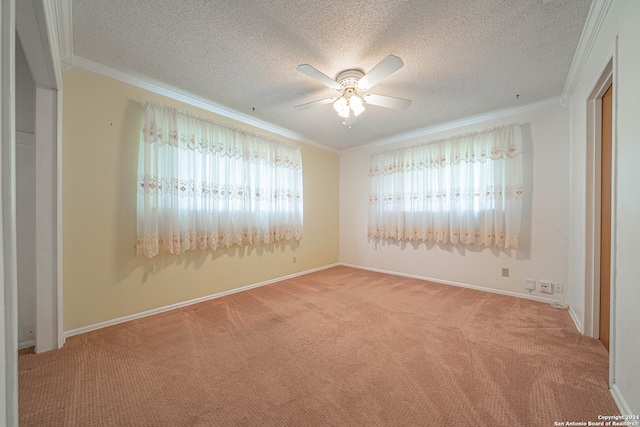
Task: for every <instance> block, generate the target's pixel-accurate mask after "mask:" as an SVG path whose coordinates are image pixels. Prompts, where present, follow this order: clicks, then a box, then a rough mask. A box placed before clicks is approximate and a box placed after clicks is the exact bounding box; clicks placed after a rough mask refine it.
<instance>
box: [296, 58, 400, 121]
mask: <svg viewBox="0 0 640 427" xmlns="http://www.w3.org/2000/svg"><path fill="white" fill-rule="evenodd" d="M403 65H404V64H403V63H402V60H401V59H400V58H398V57H397V56H394V55H389V56H387V57H386V58H385V59H383V60H382V62H380V63H379V64H378V65H376V66H375V67H373V69H372V70H371V71H369V72H368V73H367V74H364V73H363V72H362V71H359V70H345V71H343V72H341V73H340V74H338V77H337V78H336V79H335V80H333V79H331V78H330V77H328V76H327V75H325V74H323V73H322V72H320V71H318V70H317V69H316V68H314V67H312V66H311V65H309V64H301V65H298V68H297V70H298V71H300V72H301V73H303V74H306V75H307V76H309V77H311V78H312V79H314V80H316V81H318V82H320V83H322V84H324V85H325V86H327V87H330V88H331V89H334V90H337V91H338V92H340V93H341V95H340V96H339V97H337V98H326V99H321V100H318V101H313V102H308V103H306V104H301V105H296V107H295V108H296V109H298V110H300V111H302V110H306V109H307V108H311V107H315V106H318V105H324V104H329V103H331V102H333V109H334V110H336V112H337V113H338V115H339V116H340V117H342V118H343V119H344V120H343V121H342V124H344V125H345V126H348V127H351V126H352V125H354V124H355V123H356V117H358V116H359V115H360V114H362V112H364V110H365V104H370V105H377V106H380V107H386V108H393V109H396V110H405V109H407V108H408V107H409V105H411V101H409V100H408V99H402V98H394V97H391V96H385V95H375V94H370V93H365V92H366V91H367V90H368V89H370V88H371V87H373V86H374V85H375V84H377V83H378V82H380V81H381V80H383V79H385V78H386V77H388V76H390V75H391V74H393V73H394V72H396V71H397V70H399V69H400V68H402V66H403Z"/></svg>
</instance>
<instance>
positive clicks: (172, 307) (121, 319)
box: [64, 263, 340, 338]
mask: <svg viewBox="0 0 640 427" xmlns="http://www.w3.org/2000/svg"><path fill="white" fill-rule="evenodd" d="M339 265H340V264H339V263H336V264H329V265H325V266H322V267H318V268H313V269H311V270H305V271H301V272H299V273H294V274H289V275H288V276H283V277H278V278H276V279H271V280H265V281H264V282H259V283H253V284H251V285H247V286H242V287H240V288H236V289H231V290H228V291H224V292H218V293H216V294H212V295H207V296H204V297H200V298H195V299H192V300H188V301H183V302H178V303H175V304H171V305H167V306H164V307H158V308H154V309H151V310H147V311H143V312H140V313H135V314H130V315H128V316H124V317H118V318H117V319H112V320H106V321H104V322H99V323H94V324H93V325H88V326H83V327H81V328H77V329H71V330H68V331H65V332H64V335H65V338H68V337H72V336H74V335H79V334H84V333H85V332H90V331H95V330H96V329H102V328H106V327H107V326H113V325H117V324H119V323H124V322H129V321H131V320H135V319H140V318H142V317H147V316H152V315H154V314H158V313H163V312H165V311H169V310H175V309H176V308H181V307H186V306H188V305H192V304H197V303H199V302H204V301H209V300H212V299H215V298H220V297H224V296H226V295H231V294H235V293H238V292H243V291H247V290H249V289H253V288H258V287H260V286H265V285H270V284H271V283H276V282H281V281H283V280H287V279H292V278H294V277H298V276H304V275H305V274H309V273H314V272H316V271H321V270H326V269H328V268H332V267H337V266H339Z"/></svg>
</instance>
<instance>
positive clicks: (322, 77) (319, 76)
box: [296, 64, 342, 90]
mask: <svg viewBox="0 0 640 427" xmlns="http://www.w3.org/2000/svg"><path fill="white" fill-rule="evenodd" d="M296 70H298V71H300V72H301V73H303V74H306V75H307V76H309V77H311V78H312V79H314V80H317V81H319V82H320V83H322V84H323V85H325V86H328V87H330V88H331V89H335V90H342V86H340V84H338V82H337V81H335V80H333V79H332V78H331V77H329V76H327V75H326V74H323V73H321V72H320V71H318V70H317V69H316V68H314V67H312V66H311V65H309V64H301V65H298V67H297V68H296Z"/></svg>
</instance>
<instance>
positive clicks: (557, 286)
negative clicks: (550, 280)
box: [553, 283, 564, 294]
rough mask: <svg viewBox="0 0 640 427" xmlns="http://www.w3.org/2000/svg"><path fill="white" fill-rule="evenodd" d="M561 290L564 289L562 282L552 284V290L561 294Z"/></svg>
mask: <svg viewBox="0 0 640 427" xmlns="http://www.w3.org/2000/svg"><path fill="white" fill-rule="evenodd" d="M563 290H564V286H562V283H554V284H553V292H555V293H557V294H561V293H562V291H563Z"/></svg>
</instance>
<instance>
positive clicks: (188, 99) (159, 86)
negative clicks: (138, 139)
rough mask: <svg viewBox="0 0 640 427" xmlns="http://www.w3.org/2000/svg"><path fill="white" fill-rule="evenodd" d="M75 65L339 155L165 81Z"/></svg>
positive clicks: (79, 59)
mask: <svg viewBox="0 0 640 427" xmlns="http://www.w3.org/2000/svg"><path fill="white" fill-rule="evenodd" d="M72 62H73V66H74V67H80V68H83V69H85V70H88V71H92V72H94V73H97V74H100V75H103V76H105V77H109V78H112V79H114V80H118V81H120V82H123V83H127V84H130V85H132V86H136V87H139V88H140V89H144V90H148V91H149V92H153V93H157V94H158V95H162V96H166V97H168V98H171V99H175V100H176V101H180V102H184V103H186V104H189V105H192V106H194V107H198V108H201V109H203V110H206V111H210V112H212V113H215V114H218V115H220V116H223V117H227V118H229V119H233V120H237V121H239V122H241V123H244V124H247V125H249V126H253V127H256V128H258V129H262V130H265V131H267V132H272V133H274V134H276V135H280V136H283V137H285V138H290V139H293V140H295V141H298V142H301V143H304V144H307V145H311V146H314V147H317V148H321V149H323V150H326V151H330V152H332V153H339V150H336V149H335V148H331V147H328V146H326V145H323V144H320V143H318V142H315V141H312V140H310V139H307V138H305V137H304V136H302V135H300V134H299V133H296V132H293V131H290V130H289V129H285V128H282V127H280V126H276V125H273V124H271V123H267V122H263V121H261V120H257V119H255V118H253V117H250V116H247V115H245V114H242V113H240V112H238V111H235V110H232V109H230V108H227V107H224V106H222V105H220V104H216V103H215V102H212V101H210V100H208V99H205V98H202V97H200V96H197V95H194V94H192V93H189V92H187V91H183V90H181V89H178V88H175V87H171V86H169V85H166V84H163V83H161V82H158V81H155V80H152V79H148V78H143V77H136V76H132V75H131V74H128V73H125V72H123V71H119V70H116V69H114V68H111V67H107V66H105V65H102V64H98V63H97V62H93V61H90V60H88V59H85V58H82V57H79V56H75V55H74V56H73V61H72Z"/></svg>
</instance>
